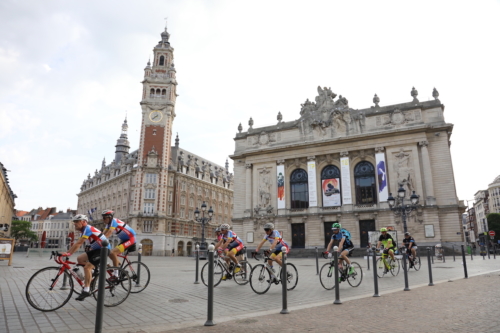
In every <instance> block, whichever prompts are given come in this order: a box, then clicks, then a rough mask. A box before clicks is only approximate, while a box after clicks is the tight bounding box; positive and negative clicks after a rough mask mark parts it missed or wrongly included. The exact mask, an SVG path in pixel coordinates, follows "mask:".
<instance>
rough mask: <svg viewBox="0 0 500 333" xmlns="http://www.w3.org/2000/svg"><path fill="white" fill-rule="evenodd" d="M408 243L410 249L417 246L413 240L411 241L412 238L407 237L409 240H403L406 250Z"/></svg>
mask: <svg viewBox="0 0 500 333" xmlns="http://www.w3.org/2000/svg"><path fill="white" fill-rule="evenodd" d="M410 243H411V247H415V246H417V243H416V242H415V239H413V237H411V236H410V237H409V238H406V237H405V238H404V239H403V244H404V245H405V246H406V247H407V248H408V247H410Z"/></svg>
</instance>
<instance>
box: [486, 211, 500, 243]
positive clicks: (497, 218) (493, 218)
mask: <svg viewBox="0 0 500 333" xmlns="http://www.w3.org/2000/svg"><path fill="white" fill-rule="evenodd" d="M486 219H487V220H488V230H494V231H495V240H498V239H500V214H498V213H491V214H488V215H487V216H486ZM488 237H489V236H488Z"/></svg>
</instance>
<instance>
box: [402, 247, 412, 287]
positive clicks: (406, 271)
mask: <svg viewBox="0 0 500 333" xmlns="http://www.w3.org/2000/svg"><path fill="white" fill-rule="evenodd" d="M406 265H408V264H407V263H406V253H403V272H404V276H405V289H403V290H404V291H410V290H411V289H410V287H409V286H408V270H407V269H406Z"/></svg>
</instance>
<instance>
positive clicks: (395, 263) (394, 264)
mask: <svg viewBox="0 0 500 333" xmlns="http://www.w3.org/2000/svg"><path fill="white" fill-rule="evenodd" d="M389 265H390V266H391V274H392V275H393V276H397V275H398V274H399V266H400V262H399V259H398V258H396V259H394V260H392V259H391V260H390V261H389Z"/></svg>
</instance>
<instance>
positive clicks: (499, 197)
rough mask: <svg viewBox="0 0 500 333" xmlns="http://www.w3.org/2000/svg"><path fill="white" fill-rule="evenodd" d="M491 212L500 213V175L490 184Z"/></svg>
mask: <svg viewBox="0 0 500 333" xmlns="http://www.w3.org/2000/svg"><path fill="white" fill-rule="evenodd" d="M488 194H489V213H500V176H498V177H496V178H495V179H494V180H493V182H492V183H491V184H489V185H488Z"/></svg>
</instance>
